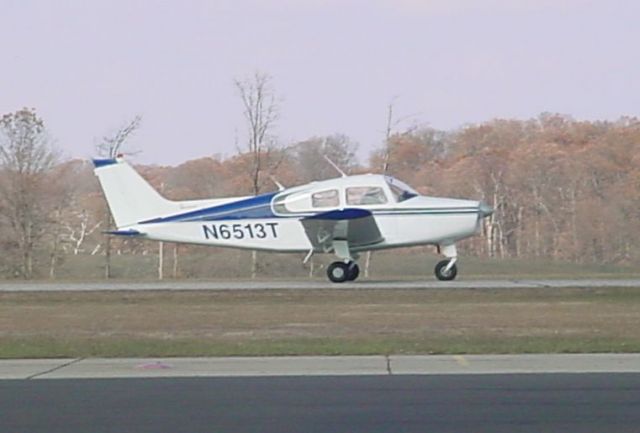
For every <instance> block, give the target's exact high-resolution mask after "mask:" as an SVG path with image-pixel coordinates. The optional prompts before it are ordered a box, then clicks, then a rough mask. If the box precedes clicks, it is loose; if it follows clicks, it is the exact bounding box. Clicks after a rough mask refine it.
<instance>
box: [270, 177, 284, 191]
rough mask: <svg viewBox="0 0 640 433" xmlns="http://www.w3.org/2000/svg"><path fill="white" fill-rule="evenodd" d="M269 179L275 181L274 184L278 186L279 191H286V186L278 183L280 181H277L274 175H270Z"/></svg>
mask: <svg viewBox="0 0 640 433" xmlns="http://www.w3.org/2000/svg"><path fill="white" fill-rule="evenodd" d="M269 178H271V180H272V181H273V183H275V184H276V186H277V187H278V190H279V191H284V189H285V188H284V186H282V184H281V183H280V182H278V179H276V178H275V177H273V176H272V175H269Z"/></svg>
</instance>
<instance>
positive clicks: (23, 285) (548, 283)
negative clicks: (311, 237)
mask: <svg viewBox="0 0 640 433" xmlns="http://www.w3.org/2000/svg"><path fill="white" fill-rule="evenodd" d="M607 287H632V288H634V287H635V288H640V279H571V280H566V279H565V280H560V279H558V280H556V279H540V280H513V279H512V280H464V279H461V280H456V281H446V282H445V281H436V280H431V279H430V280H424V281H415V280H410V281H404V280H396V281H394V280H388V281H387V280H384V281H383V280H380V281H376V280H362V281H356V282H353V283H342V284H334V283H330V282H328V281H322V280H264V281H260V280H229V281H223V280H216V281H189V280H187V281H166V280H165V281H149V282H140V281H109V282H90V283H77V282H55V283H51V282H19V281H18V282H2V283H0V292H56V291H74V292H76V291H110V290H113V291H122V290H277V289H285V290H318V289H324V290H326V289H364V290H366V289H376V290H384V289H390V290H395V289H446V288H451V289H531V288H558V289H561V288H607Z"/></svg>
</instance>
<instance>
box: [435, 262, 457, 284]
mask: <svg viewBox="0 0 640 433" xmlns="http://www.w3.org/2000/svg"><path fill="white" fill-rule="evenodd" d="M448 264H449V260H442V261H441V262H438V264H437V265H436V269H435V274H436V278H437V279H439V280H440V281H451V280H454V279H455V278H456V275H458V267H457V266H456V265H455V264H454V265H453V266H451V269H449V271H448V272H447V273H445V272H444V269H445V268H446V267H447V265H448Z"/></svg>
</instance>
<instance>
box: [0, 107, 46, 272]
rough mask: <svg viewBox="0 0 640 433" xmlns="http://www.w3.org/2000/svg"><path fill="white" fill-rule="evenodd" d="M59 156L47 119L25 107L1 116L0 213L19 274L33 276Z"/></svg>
mask: <svg viewBox="0 0 640 433" xmlns="http://www.w3.org/2000/svg"><path fill="white" fill-rule="evenodd" d="M57 159H58V153H57V152H56V151H55V150H54V148H53V146H52V145H51V142H50V139H49V137H48V135H47V132H46V128H45V125H44V122H43V121H42V119H41V118H39V117H38V116H37V115H36V113H35V111H34V110H33V109H28V108H24V109H22V110H19V111H17V112H15V113H9V114H5V115H4V116H2V118H1V119H0V176H1V177H0V202H1V203H0V216H1V217H2V219H3V220H4V222H6V223H8V226H9V228H10V230H11V237H13V238H14V239H15V244H16V245H17V250H18V252H19V256H20V257H21V260H20V264H19V274H20V275H21V276H22V277H24V278H31V277H33V262H34V250H35V248H36V246H37V243H38V242H39V241H40V240H41V239H42V237H43V236H44V235H45V233H46V225H47V223H48V216H49V214H50V212H51V211H52V209H49V208H48V207H49V206H50V205H51V204H52V200H51V199H50V197H48V196H47V190H48V188H49V186H50V182H49V181H48V179H47V175H48V174H49V172H50V171H51V169H52V167H53V166H54V164H55V163H56V161H57Z"/></svg>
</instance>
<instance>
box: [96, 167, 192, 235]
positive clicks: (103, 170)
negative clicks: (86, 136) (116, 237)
mask: <svg viewBox="0 0 640 433" xmlns="http://www.w3.org/2000/svg"><path fill="white" fill-rule="evenodd" d="M93 165H94V167H95V168H94V172H95V174H96V176H98V180H99V181H100V186H101V187H102V191H104V195H105V197H106V198H107V203H108V204H109V209H110V210H111V214H112V215H113V219H114V220H115V222H116V226H117V227H118V229H122V228H125V227H128V226H131V225H134V224H136V223H138V222H140V221H144V220H149V219H152V218H156V217H159V216H163V215H169V214H172V213H175V212H176V211H178V210H179V204H178V203H176V202H172V201H170V200H167V199H166V198H164V197H162V196H161V195H160V194H158V192H157V191H156V190H155V189H153V187H151V185H149V183H148V182H147V181H146V180H144V178H143V177H142V176H140V175H139V174H138V173H137V172H136V171H135V170H134V169H133V168H132V167H131V166H130V165H129V164H127V163H126V162H125V161H124V160H123V159H122V158H115V159H94V160H93Z"/></svg>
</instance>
